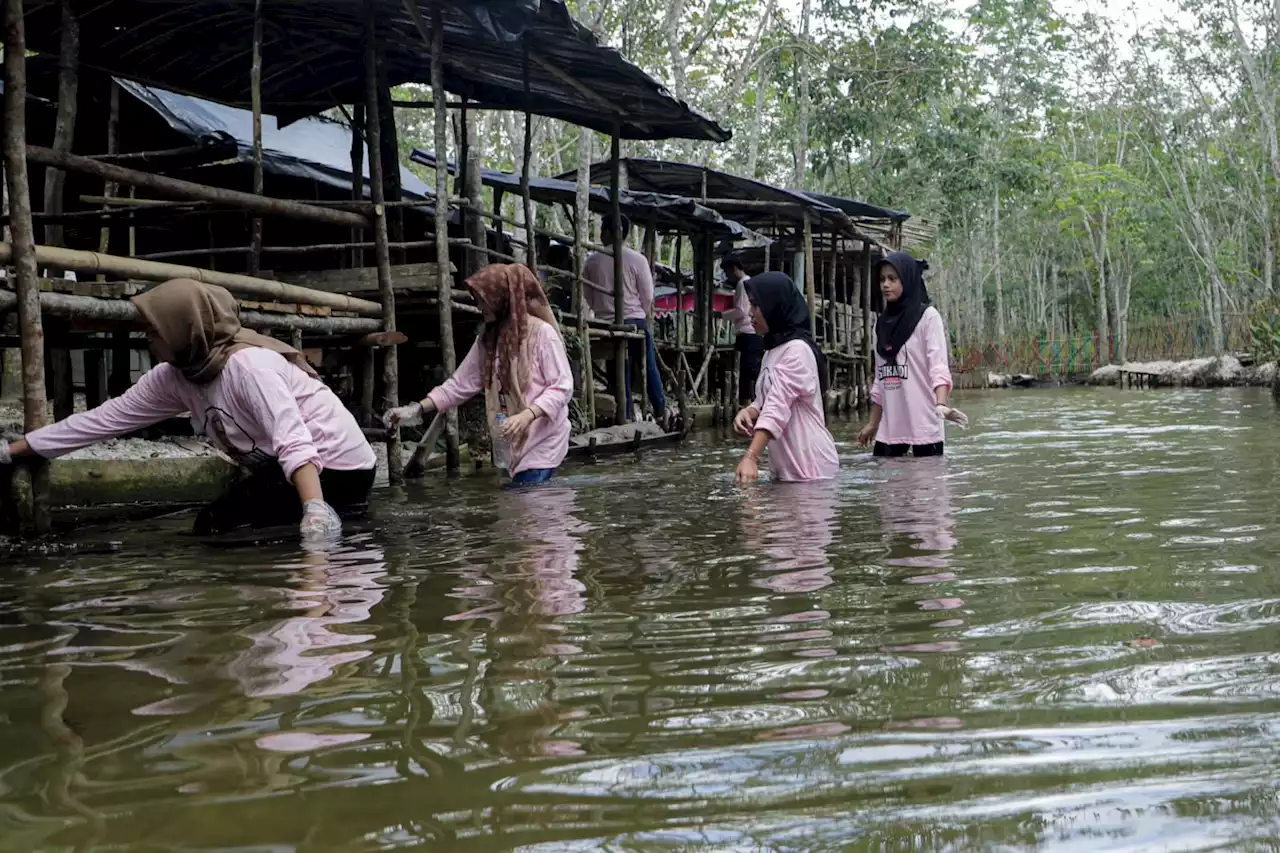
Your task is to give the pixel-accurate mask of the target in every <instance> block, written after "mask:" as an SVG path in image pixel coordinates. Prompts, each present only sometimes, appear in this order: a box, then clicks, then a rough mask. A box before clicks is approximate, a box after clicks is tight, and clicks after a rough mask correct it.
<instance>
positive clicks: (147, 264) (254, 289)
mask: <svg viewBox="0 0 1280 853" xmlns="http://www.w3.org/2000/svg"><path fill="white" fill-rule="evenodd" d="M16 242H17V241H16V239H15V241H14V243H16ZM14 243H0V264H3V263H9V261H10V259H11V258H13V257H15V250H16V246H15V245H14ZM33 249H34V253H33V254H34V256H35V260H36V263H37V264H42V265H46V266H53V267H58V268H60V269H68V270H76V271H78V272H89V273H96V272H106V273H111V274H113V275H119V276H124V277H126V278H138V279H143V280H146V281H168V280H169V279H171V278H190V279H195V280H196V281H200V282H204V283H205V284H213V285H217V286H219V287H225V288H226V289H227V290H229V291H231V292H232V293H235V294H237V295H240V296H251V297H254V298H260V299H263V300H270V301H276V302H300V303H303V304H306V305H319V306H322V307H325V308H332V309H334V310H336V311H350V312H352V313H354V314H359V315H361V316H363V317H379V316H381V315H382V306H381V305H379V304H378V303H377V302H370V301H369V300H367V299H357V298H355V297H354V296H345V295H343V294H341V293H329V292H327V291H324V290H313V289H312V288H310V287H301V286H299V285H296V284H285V283H283V282H279V281H271V280H269V279H265V278H252V277H251V276H247V275H238V274H236V273H225V272H214V271H212V270H206V269H200V268H199V267H188V266H183V265H181V264H166V263H161V262H159V261H144V260H141V259H138V258H122V257H118V256H116V255H102V254H99V253H97V252H84V251H81V250H79V249H63V248H60V247H58V246H34V247H33Z"/></svg>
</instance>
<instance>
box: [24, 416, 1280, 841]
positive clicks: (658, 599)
mask: <svg viewBox="0 0 1280 853" xmlns="http://www.w3.org/2000/svg"><path fill="white" fill-rule="evenodd" d="M961 404H962V405H963V407H964V408H965V409H966V410H967V411H968V412H969V414H970V415H971V416H972V417H973V419H974V421H975V425H976V427H975V428H974V429H972V430H970V431H969V432H968V433H953V434H952V437H953V439H954V440H953V443H952V451H953V453H952V455H951V457H950V458H949V459H948V460H946V461H945V462H940V461H939V460H918V461H916V460H903V461H900V462H894V463H889V464H884V465H876V464H868V463H867V460H866V458H865V457H864V456H862V455H861V452H860V451H858V450H857V449H855V448H854V447H853V446H852V444H851V439H852V437H853V435H854V432H855V430H856V427H855V425H853V424H847V425H841V426H840V427H839V430H840V438H842V439H843V442H842V446H841V449H842V453H843V454H844V455H845V458H846V460H847V465H846V470H845V473H844V476H843V478H842V479H841V480H840V481H839V482H838V483H835V484H825V485H816V486H769V487H762V488H757V489H752V490H748V491H742V490H740V489H738V488H737V487H735V486H734V485H733V484H732V482H731V479H730V472H731V471H732V467H733V460H734V458H735V454H734V453H733V452H732V450H731V449H730V448H729V447H728V446H727V445H717V444H714V443H704V444H695V445H694V446H692V447H686V448H685V449H683V450H681V451H678V452H674V453H664V454H654V455H652V456H649V457H647V458H646V459H645V460H644V461H642V462H641V463H639V464H636V463H634V462H631V461H622V462H616V463H610V464H608V465H602V466H599V467H596V468H581V469H577V470H576V471H575V472H574V473H573V474H572V476H569V477H566V478H564V479H563V480H562V481H561V482H560V485H559V486H558V487H555V488H548V489H545V490H541V491H530V492H526V493H521V494H511V493H500V492H497V491H495V490H494V489H493V486H492V483H491V482H490V481H484V480H479V479H470V480H466V481H463V482H461V483H455V484H447V483H445V482H444V481H442V480H436V481H432V482H430V483H429V484H427V485H425V486H421V487H415V488H413V489H411V490H409V491H408V492H407V494H406V495H405V496H404V497H403V498H402V499H393V498H391V497H389V496H388V497H387V498H386V499H384V500H383V501H382V502H381V504H380V506H379V511H378V520H377V525H378V526H377V529H376V530H372V531H366V532H364V533H359V534H356V535H353V536H352V537H351V538H350V541H349V542H348V544H347V546H346V548H345V549H344V551H343V552H342V553H340V554H337V555H334V556H332V557H330V558H329V559H327V560H326V559H323V558H308V557H305V556H302V555H300V554H299V553H298V552H297V551H296V550H293V549H290V548H286V547H284V546H270V547H266V548H256V549H254V548H233V549H225V548H211V547H208V546H202V545H199V544H196V543H193V542H191V541H189V540H188V539H186V538H185V537H184V536H182V535H181V532H182V531H183V530H184V529H185V527H186V524H187V522H186V521H179V520H166V521H159V522H153V523H150V524H147V525H141V526H137V525H135V526H132V527H130V528H128V529H125V530H115V531H110V532H108V533H107V534H103V533H101V532H99V533H96V534H91V535H94V536H103V535H110V536H115V537H121V538H123V539H124V542H125V548H124V551H123V552H122V553H120V554H118V555H113V556H104V557H80V558H75V559H50V560H48V561H46V562H42V563H37V564H30V565H13V564H9V565H6V566H4V567H2V568H0V721H2V722H3V725H0V850H3V851H19V850H21V851H33V850H40V851H55V850H56V851H64V850H66V851H70V850H77V851H89V850H102V851H106V850H130V851H135V850H136V851H162V850H164V851H168V850H182V851H197V850H198V851H209V850H235V851H272V853H275V851H293V850H297V851H344V853H345V852H346V851H374V850H392V849H405V850H450V851H452V850H461V851H467V850H475V851H494V850H517V849H518V850H523V851H553V850H554V851H560V850H572V851H581V850H830V849H837V848H838V849H850V850H881V849H913V850H914V849H920V850H932V849H974V848H986V849H990V848H1001V847H1004V848H1018V847H1023V846H1027V845H1041V846H1042V847H1043V848H1046V849H1067V850H1089V851H1094V850H1139V849H1144V850H1145V849H1179V850H1183V849H1187V850H1199V849H1221V848H1226V847H1230V848H1239V849H1255V848H1271V847H1272V846H1273V845H1274V844H1275V843H1276V842H1275V838H1276V837H1277V835H1278V834H1280V832H1278V830H1280V808H1278V806H1277V787H1276V786H1277V779H1278V778H1280V777H1278V776H1277V772H1276V770H1275V768H1276V766H1277V763H1278V762H1280V739H1278V738H1277V734H1278V733H1280V651H1277V648H1278V647H1280V630H1278V628H1280V582H1278V581H1277V580H1276V577H1277V575H1276V569H1277V566H1276V559H1277V558H1276V556H1275V555H1276V554H1277V553H1278V552H1280V528H1278V527H1277V524H1276V512H1277V510H1276V506H1277V497H1276V496H1277V486H1278V485H1280V416H1278V415H1277V413H1276V410H1275V408H1274V407H1273V405H1272V403H1271V401H1270V399H1269V397H1267V396H1266V395H1265V394H1263V393H1255V392H1245V391H1241V392H1191V391H1187V392H1146V393H1136V392H1130V393H1124V392H1117V391H1085V390H1079V391H1062V392H1055V391H1036V392H1028V393H1019V392H998V393H992V394H990V395H985V396H980V395H968V396H966V397H963V398H962V403H961Z"/></svg>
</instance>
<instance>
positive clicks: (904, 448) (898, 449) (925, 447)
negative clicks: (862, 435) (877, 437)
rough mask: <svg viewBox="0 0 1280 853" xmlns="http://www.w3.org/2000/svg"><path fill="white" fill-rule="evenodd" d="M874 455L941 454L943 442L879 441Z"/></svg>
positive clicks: (872, 451)
mask: <svg viewBox="0 0 1280 853" xmlns="http://www.w3.org/2000/svg"><path fill="white" fill-rule="evenodd" d="M871 455H872V456H887V457H890V458H892V457H895V456H908V455H910V456H941V455H942V442H941V441H939V442H937V443H935V444H885V443H884V442H883V441H877V442H876V444H875V447H874V448H872V450H871Z"/></svg>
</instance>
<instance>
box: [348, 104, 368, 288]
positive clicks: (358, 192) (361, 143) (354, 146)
mask: <svg viewBox="0 0 1280 853" xmlns="http://www.w3.org/2000/svg"><path fill="white" fill-rule="evenodd" d="M364 127H365V119H364V104H356V105H355V107H354V108H353V109H352V111H351V200H352V201H364V149H365V139H364ZM351 242H352V243H360V242H361V229H359V228H352V229H351ZM362 266H364V249H361V248H359V247H358V246H357V247H356V248H353V249H352V250H351V267H352V269H359V268H360V267H362Z"/></svg>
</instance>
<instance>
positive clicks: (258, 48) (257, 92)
mask: <svg viewBox="0 0 1280 853" xmlns="http://www.w3.org/2000/svg"><path fill="white" fill-rule="evenodd" d="M262 4H263V0H253V61H252V64H251V65H250V68H249V99H250V101H251V107H252V110H253V193H254V195H259V196H260V195H262V194H263V179H262V29H263V20H262V17H263V15H262ZM249 245H250V246H251V248H250V249H249V262H248V264H247V265H246V268H245V271H246V272H247V273H248V274H249V275H257V274H258V271H259V270H260V269H261V268H262V217H261V216H255V217H253V221H252V222H251V223H250V232H249Z"/></svg>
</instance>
